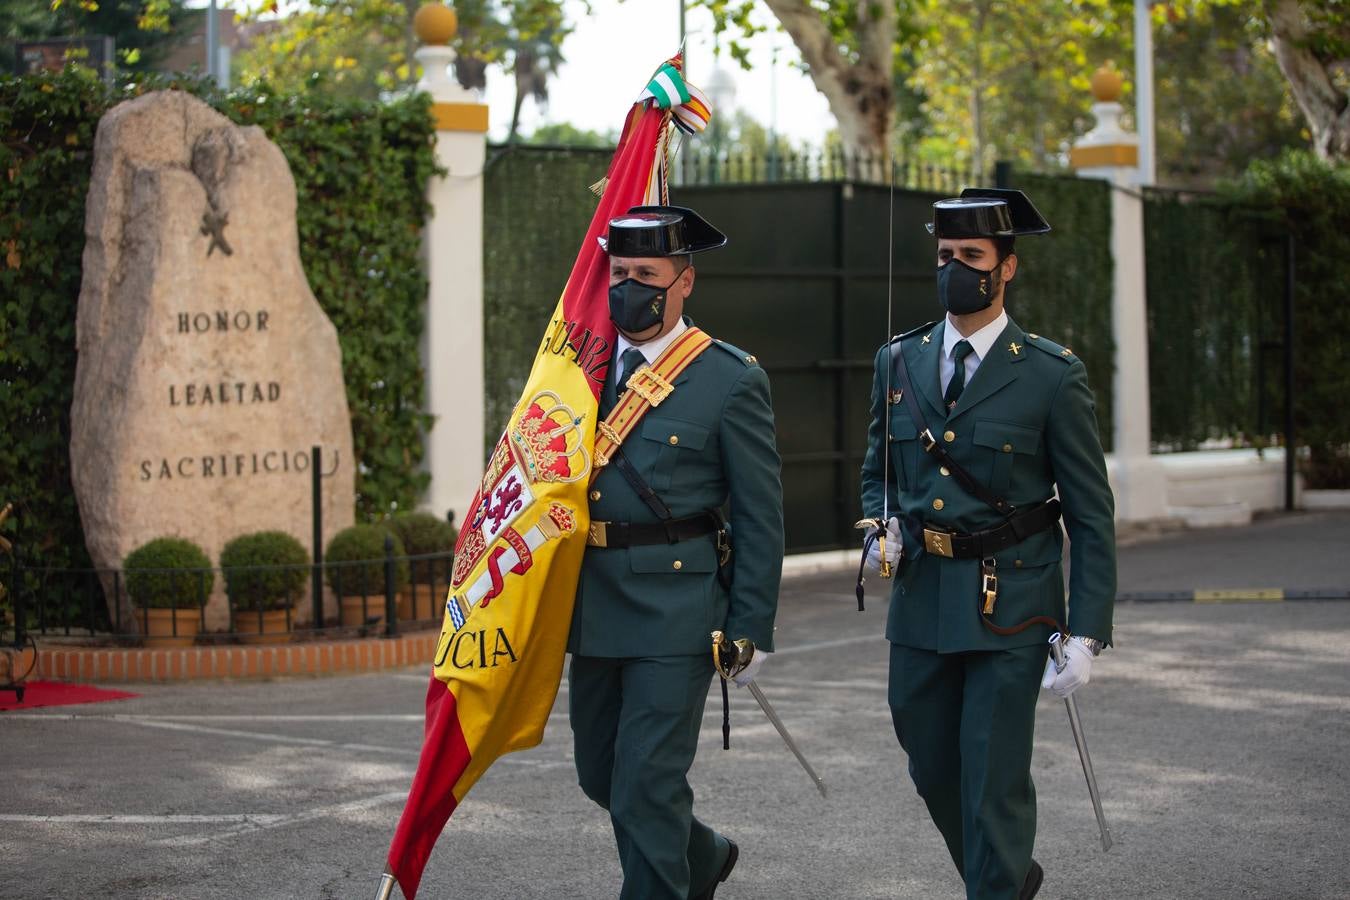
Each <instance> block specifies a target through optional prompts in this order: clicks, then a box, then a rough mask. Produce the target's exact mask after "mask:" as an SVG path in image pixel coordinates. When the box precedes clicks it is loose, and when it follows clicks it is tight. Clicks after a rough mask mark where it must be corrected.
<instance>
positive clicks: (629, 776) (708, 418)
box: [568, 206, 783, 900]
mask: <svg viewBox="0 0 1350 900" xmlns="http://www.w3.org/2000/svg"><path fill="white" fill-rule="evenodd" d="M601 243H602V245H604V246H605V247H606V250H607V251H608V253H609V256H610V261H609V262H610V289H609V309H610V317H611V318H612V319H613V321H614V324H615V325H616V326H617V327H618V331H619V337H618V346H617V347H616V348H615V352H614V356H613V360H614V362H613V363H611V372H610V375H609V379H608V381H607V383H606V385H605V388H604V391H603V394H602V397H601V404H600V414H601V416H602V417H605V416H611V414H612V413H613V412H614V411H615V409H616V407H618V408H619V409H621V410H622V409H623V408H624V405H625V404H626V403H630V402H631V403H633V404H638V406H637V407H635V408H643V407H644V406H645V407H647V408H645V411H643V412H642V413H641V415H642V418H641V421H640V422H639V424H638V425H637V426H635V427H633V429H632V431H631V432H630V433H629V434H628V436H627V437H626V438H625V439H624V440H623V442H622V444H621V445H620V446H619V448H618V449H617V450H616V451H614V452H613V453H611V456H612V458H611V459H610V460H609V463H608V465H606V466H604V468H603V469H602V470H601V474H600V475H599V476H598V478H597V479H596V480H595V482H594V484H593V488H594V489H593V490H592V491H591V493H590V513H591V519H592V528H591V532H590V537H589V539H588V546H587V548H586V553H585V557H584V558H583V561H582V567H581V578H580V582H579V584H578V586H577V596H576V606H575V611H574V614H573V617H572V630H571V634H570V637H569V640H568V650H569V652H571V654H572V662H571V668H570V669H569V673H568V684H569V688H570V691H569V704H570V716H571V724H572V733H573V738H574V742H575V749H576V766H577V775H578V779H579V781H580V783H581V788H582V790H583V791H584V792H585V793H586V796H588V797H590V798H591V799H592V800H594V801H595V802H596V803H598V804H599V805H600V806H601V807H603V808H604V809H606V810H608V812H609V814H610V819H611V823H612V825H613V828H614V838H615V842H616V843H617V845H618V851H619V861H620V863H621V864H622V867H623V889H622V894H621V897H623V898H632V900H638V898H643V900H654V898H671V900H685V898H690V897H699V898H711V897H712V896H713V892H714V891H715V890H716V888H717V886H718V884H720V883H721V882H723V881H725V880H726V878H727V876H728V875H729V874H730V873H731V870H732V868H733V867H734V866H735V865H736V861H737V857H738V855H739V849H738V847H737V845H736V844H735V843H734V842H733V841H731V840H730V839H728V838H726V837H723V836H722V835H720V834H718V833H717V832H716V831H714V830H713V829H712V828H710V827H708V826H707V825H705V824H704V823H702V822H700V821H699V820H698V819H697V818H695V817H694V815H693V811H692V803H693V794H692V792H691V790H690V787H689V782H688V780H687V774H688V772H689V767H690V765H691V764H692V763H693V761H694V754H695V751H696V749H697V746H698V734H699V726H700V725H701V723H702V719H703V706H704V701H705V699H706V697H707V694H708V689H709V685H710V683H711V679H712V676H713V672H714V665H713V656H712V641H711V637H710V635H711V632H712V631H714V630H721V631H723V632H725V634H726V636H727V637H728V638H731V639H743V640H745V641H746V642H747V646H748V645H750V644H752V645H753V647H754V648H755V650H754V651H753V655H752V656H751V659H750V664H749V666H748V668H746V669H745V670H744V671H742V672H741V673H740V674H739V675H738V676H737V677H736V680H737V682H738V683H741V684H744V683H746V682H748V681H749V680H750V679H751V678H753V677H754V675H755V672H756V670H757V669H758V668H759V667H760V666H761V665H762V664H763V662H764V660H765V659H766V658H767V656H768V655H769V654H770V651H772V650H773V622H774V615H775V613H776V611H777V603H778V599H777V598H778V583H779V579H780V576H781V573H782V562H783V510H782V489H781V485H780V481H779V458H778V452H777V449H776V446H775V442H774V421H773V410H772V407H771V405H770V400H769V380H768V378H767V376H766V375H765V374H764V370H763V369H761V368H760V367H759V365H758V364H757V363H756V360H755V358H754V357H753V356H751V355H749V354H747V353H745V352H744V351H742V350H739V349H737V348H736V347H733V346H731V345H730V344H725V343H722V342H720V341H712V342H711V344H708V345H707V347H706V349H705V350H704V351H703V352H701V353H699V355H698V356H697V357H695V358H694V360H693V362H691V363H689V364H688V366H687V368H684V369H683V370H682V371H680V372H679V374H678V375H676V376H675V377H673V378H666V379H664V381H665V385H668V386H669V388H670V390H669V392H668V393H666V392H665V386H663V384H662V381H663V379H660V378H657V377H652V376H651V375H648V374H647V372H645V371H644V368H645V369H647V370H651V369H653V367H657V368H659V367H658V366H657V364H658V362H659V361H660V360H661V359H662V354H663V352H664V351H665V350H666V349H667V348H672V347H673V348H675V349H676V350H678V349H679V347H680V346H682V345H681V344H678V343H677V342H681V341H687V340H688V339H689V338H691V337H693V335H691V334H687V333H686V332H688V330H689V329H690V328H691V327H692V323H691V322H690V320H689V319H687V318H685V317H683V315H682V313H683V310H684V305H685V301H686V300H687V299H688V298H689V295H690V293H691V292H692V290H693V287H694V277H695V269H694V265H693V257H692V255H693V254H695V253H699V252H702V251H705V250H711V249H714V248H717V247H721V246H723V245H724V244H725V243H726V237H725V236H724V235H723V234H722V233H721V232H719V231H718V230H717V229H716V228H714V227H713V226H712V225H710V224H709V223H708V222H706V221H705V220H704V219H703V218H701V217H700V216H699V215H698V214H696V213H695V212H693V211H692V210H688V209H683V208H680V207H671V206H665V207H635V208H634V209H632V210H630V211H629V214H628V215H625V216H622V217H619V218H616V219H614V220H612V221H611V222H610V223H609V228H608V236H607V238H602V239H601ZM705 343H706V340H705ZM692 346H697V345H696V344H695V345H692ZM678 355H681V356H682V355H684V354H683V352H680V353H679V354H678ZM657 374H658V375H659V372H658V373H657ZM630 383H631V384H634V385H636V387H635V388H634V389H628V385H629V384H630ZM644 393H650V394H652V395H653V397H655V396H657V395H663V396H661V399H660V402H659V405H657V406H651V405H650V404H646V403H645V401H643V399H642V396H641V395H642V394H644ZM615 427H618V424H617V422H616V424H615ZM597 447H598V445H597ZM598 454H599V450H597V456H598ZM724 511H725V515H724Z"/></svg>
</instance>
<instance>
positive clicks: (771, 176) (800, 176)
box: [675, 147, 979, 193]
mask: <svg viewBox="0 0 1350 900" xmlns="http://www.w3.org/2000/svg"><path fill="white" fill-rule="evenodd" d="M675 172H676V175H675V182H676V183H677V184H684V185H709V184H790V183H802V182H811V183H815V182H831V181H841V182H842V181H847V182H851V183H853V184H884V185H890V184H894V185H895V187H896V188H897V189H906V190H912V191H939V192H943V193H955V192H956V191H959V190H960V189H961V188H963V187H968V186H970V185H972V184H975V183H976V182H977V181H978V180H979V179H978V178H976V176H975V173H974V171H973V170H972V169H970V168H969V167H964V168H963V167H960V166H949V165H940V164H937V163H933V162H929V161H924V160H916V159H907V158H904V157H892V158H889V159H888V158H887V157H884V156H877V155H875V154H867V153H856V152H847V151H845V150H844V149H842V148H832V149H828V150H815V151H809V152H791V151H788V152H782V153H774V152H772V151H770V152H766V153H739V152H738V153H723V152H718V151H716V150H711V149H706V148H691V147H686V148H684V149H682V150H681V151H680V152H679V153H678V154H677V155H676V157H675Z"/></svg>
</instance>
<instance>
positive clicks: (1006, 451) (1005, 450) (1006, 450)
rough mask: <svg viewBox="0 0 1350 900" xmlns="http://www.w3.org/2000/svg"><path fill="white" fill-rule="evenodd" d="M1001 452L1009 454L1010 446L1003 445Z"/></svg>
mask: <svg viewBox="0 0 1350 900" xmlns="http://www.w3.org/2000/svg"><path fill="white" fill-rule="evenodd" d="M1003 452H1004V453H1011V452H1012V444H1004V445H1003Z"/></svg>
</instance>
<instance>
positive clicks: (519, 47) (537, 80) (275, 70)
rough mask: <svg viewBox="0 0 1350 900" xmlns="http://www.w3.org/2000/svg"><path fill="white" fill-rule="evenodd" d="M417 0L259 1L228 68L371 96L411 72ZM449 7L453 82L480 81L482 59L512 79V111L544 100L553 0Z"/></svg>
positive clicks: (554, 58) (551, 59)
mask: <svg viewBox="0 0 1350 900" xmlns="http://www.w3.org/2000/svg"><path fill="white" fill-rule="evenodd" d="M420 5H421V3H420V0H286V2H284V3H278V2H277V0H261V3H260V5H258V6H255V7H253V8H252V9H251V10H250V11H249V13H248V16H249V17H250V18H253V19H256V20H258V21H259V22H260V23H268V25H267V28H266V30H265V31H264V32H263V33H262V34H261V36H260V37H259V38H258V40H257V41H256V42H255V44H254V45H253V46H252V47H251V48H250V49H248V50H247V51H245V52H243V53H241V54H239V55H238V56H237V57H236V58H235V70H236V72H237V73H238V76H239V79H240V81H241V83H244V84H251V83H254V82H260V81H265V82H267V83H269V84H271V85H272V86H273V87H274V88H276V89H277V90H279V91H281V92H295V91H301V90H309V91H317V92H320V93H325V94H330V95H337V96H343V97H348V98H364V99H374V98H376V97H379V96H382V95H387V94H389V93H392V92H397V91H402V90H406V89H408V88H409V87H411V85H413V84H415V83H416V81H417V79H418V78H419V77H420V75H421V70H420V66H419V65H418V63H417V60H416V59H415V58H414V53H415V51H416V49H417V45H418V44H417V38H416V36H415V34H414V33H413V30H412V19H413V14H414V13H415V12H416V11H417V8H418V7H419V6H420ZM454 9H455V13H456V15H457V16H458V19H459V30H458V32H457V33H456V35H455V38H454V41H453V44H452V45H453V47H454V49H455V52H456V59H455V74H456V77H457V78H458V80H459V82H460V84H461V85H463V86H464V87H466V88H471V89H477V90H481V89H483V88H484V87H485V86H486V84H487V69H488V67H489V66H494V65H497V66H501V67H502V68H503V69H504V70H505V71H506V72H507V73H509V74H510V75H512V76H513V77H514V78H515V80H516V85H517V93H518V97H519V100H518V104H517V115H518V112H519V102H521V101H523V100H524V98H525V97H528V96H532V97H534V98H535V99H536V101H538V102H544V101H546V100H547V99H548V79H549V78H551V77H552V76H553V75H554V74H555V73H556V71H557V68H558V66H559V65H560V64H561V62H562V43H563V40H564V39H565V38H566V37H567V35H568V34H570V33H571V27H570V26H569V25H568V24H567V23H566V22H565V20H564V17H563V4H562V0H459V2H456V3H455V4H454ZM513 136H514V129H513Z"/></svg>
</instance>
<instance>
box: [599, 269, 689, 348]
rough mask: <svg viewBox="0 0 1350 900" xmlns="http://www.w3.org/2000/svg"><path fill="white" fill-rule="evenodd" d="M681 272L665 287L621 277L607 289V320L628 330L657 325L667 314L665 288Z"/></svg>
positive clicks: (630, 332)
mask: <svg viewBox="0 0 1350 900" xmlns="http://www.w3.org/2000/svg"><path fill="white" fill-rule="evenodd" d="M683 274H684V273H683V272H681V273H680V275H683ZM680 275H676V276H675V278H674V280H673V281H671V282H670V284H668V285H666V286H665V287H656V286H655V285H650V284H643V283H642V282H641V281H638V280H637V279H636V278H625V279H624V280H623V281H620V282H619V283H618V284H616V285H614V286H613V287H611V288H610V289H609V318H610V321H612V322H613V323H614V324H615V325H617V326H618V328H619V330H620V331H622V332H625V333H627V334H639V333H641V332H643V331H646V330H647V329H649V328H651V327H652V326H653V325H660V324H661V323H662V322H663V321H665V318H666V291H668V290H670V289H671V287H672V286H673V285H674V284H675V282H676V281H679V280H680Z"/></svg>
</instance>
